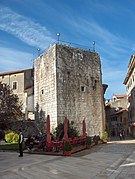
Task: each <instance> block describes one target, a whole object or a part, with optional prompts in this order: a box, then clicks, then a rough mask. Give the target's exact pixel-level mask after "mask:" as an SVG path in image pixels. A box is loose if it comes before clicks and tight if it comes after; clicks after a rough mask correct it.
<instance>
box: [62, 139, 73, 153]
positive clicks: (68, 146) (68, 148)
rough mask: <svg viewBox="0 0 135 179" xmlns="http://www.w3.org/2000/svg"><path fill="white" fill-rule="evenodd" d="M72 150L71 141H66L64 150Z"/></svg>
mask: <svg viewBox="0 0 135 179" xmlns="http://www.w3.org/2000/svg"><path fill="white" fill-rule="evenodd" d="M71 150H72V146H71V144H70V142H69V141H66V142H65V144H64V151H71Z"/></svg>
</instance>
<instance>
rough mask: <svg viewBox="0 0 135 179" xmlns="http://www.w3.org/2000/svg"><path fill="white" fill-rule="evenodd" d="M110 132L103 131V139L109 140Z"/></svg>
mask: <svg viewBox="0 0 135 179" xmlns="http://www.w3.org/2000/svg"><path fill="white" fill-rule="evenodd" d="M108 137H109V136H108V132H107V131H106V130H105V131H104V132H103V133H102V138H101V139H102V140H108Z"/></svg>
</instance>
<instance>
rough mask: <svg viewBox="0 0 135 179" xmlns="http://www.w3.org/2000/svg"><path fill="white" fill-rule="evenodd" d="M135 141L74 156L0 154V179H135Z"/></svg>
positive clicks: (101, 146) (94, 148)
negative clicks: (20, 156) (21, 156)
mask: <svg viewBox="0 0 135 179" xmlns="http://www.w3.org/2000/svg"><path fill="white" fill-rule="evenodd" d="M134 151H135V140H132V141H131V140H126V141H113V142H110V143H109V144H107V145H99V146H96V147H93V148H92V149H89V150H85V151H82V152H80V153H76V154H74V155H72V157H63V156H51V155H37V154H34V155H31V154H24V157H23V158H19V157H18V154H17V153H16V152H0V179H115V178H116V179H128V178H131V179H132V178H135V152H134Z"/></svg>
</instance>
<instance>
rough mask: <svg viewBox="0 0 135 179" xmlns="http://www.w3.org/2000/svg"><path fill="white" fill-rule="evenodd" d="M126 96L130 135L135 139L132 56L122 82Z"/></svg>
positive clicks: (133, 62)
mask: <svg viewBox="0 0 135 179" xmlns="http://www.w3.org/2000/svg"><path fill="white" fill-rule="evenodd" d="M123 83H124V84H125V85H126V93H127V96H128V102H129V103H128V113H129V115H128V117H129V121H130V128H131V134H132V135H133V136H134V137H135V55H132V56H131V58H130V62H129V65H128V72H127V75H126V77H125V80H124V82H123Z"/></svg>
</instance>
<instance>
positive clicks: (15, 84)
mask: <svg viewBox="0 0 135 179" xmlns="http://www.w3.org/2000/svg"><path fill="white" fill-rule="evenodd" d="M12 88H13V90H15V89H17V82H16V81H15V82H13V86H12Z"/></svg>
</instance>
